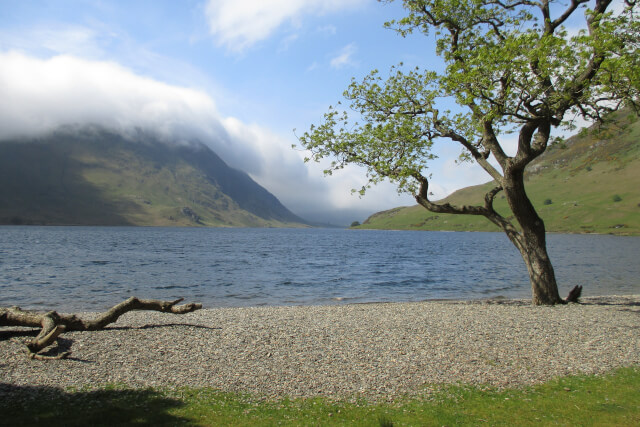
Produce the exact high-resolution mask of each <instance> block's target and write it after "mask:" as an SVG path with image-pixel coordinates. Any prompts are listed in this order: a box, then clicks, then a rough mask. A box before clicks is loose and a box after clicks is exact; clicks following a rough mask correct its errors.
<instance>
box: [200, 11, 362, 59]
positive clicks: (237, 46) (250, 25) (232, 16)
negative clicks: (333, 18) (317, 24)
mask: <svg viewBox="0 0 640 427" xmlns="http://www.w3.org/2000/svg"><path fill="white" fill-rule="evenodd" d="M367 1H369V0H270V1H265V0H242V1H238V0H209V2H208V3H207V5H206V8H205V10H206V15H207V20H208V23H209V29H210V31H211V34H212V35H213V36H214V37H215V39H216V40H217V43H218V45H220V46H225V47H226V48H227V49H229V50H231V51H235V52H241V51H243V50H244V49H246V48H248V47H250V46H251V45H253V44H255V43H257V42H258V41H260V40H264V39H266V38H268V37H269V36H270V35H271V34H272V33H273V32H274V31H276V30H277V29H278V28H279V27H280V26H282V25H284V24H286V23H289V24H294V25H296V24H297V25H299V21H300V20H301V19H302V18H303V17H304V16H305V15H322V14H326V13H332V12H337V11H340V10H345V9H349V8H353V7H356V6H359V5H361V4H364V3H365V2H367Z"/></svg>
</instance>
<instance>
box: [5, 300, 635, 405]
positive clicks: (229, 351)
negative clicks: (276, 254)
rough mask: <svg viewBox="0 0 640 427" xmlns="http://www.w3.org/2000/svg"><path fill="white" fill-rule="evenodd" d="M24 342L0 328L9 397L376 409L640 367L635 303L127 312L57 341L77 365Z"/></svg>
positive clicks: (19, 332)
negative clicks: (212, 399)
mask: <svg viewBox="0 0 640 427" xmlns="http://www.w3.org/2000/svg"><path fill="white" fill-rule="evenodd" d="M83 315H84V316H87V317H89V316H92V314H91V313H86V314H83ZM24 331H25V330H23V329H21V328H0V355H1V360H0V385H1V384H4V385H30V386H38V385H44V386H53V387H63V388H65V387H68V386H73V387H80V386H88V387H93V386H99V385H101V384H105V383H120V384H126V385H128V386H132V387H148V386H158V387H179V386H194V387H212V388H215V389H219V390H223V391H234V392H244V393H251V394H254V395H257V396H260V397H264V398H269V399H272V398H275V399H278V398H282V397H285V396H289V397H312V396H318V395H322V396H326V397H329V398H340V399H341V398H349V397H354V396H362V397H366V398H370V399H374V400H376V399H393V398H395V397H398V396H402V395H416V394H421V393H425V390H428V388H427V389H425V385H427V384H431V385H433V384H443V383H458V382H461V383H470V384H488V385H492V386H497V387H511V386H519V385H529V384H535V383H538V382H542V381H545V380H549V379H551V378H553V377H557V376H562V375H568V374H577V373H587V374H596V373H604V372H606V371H609V370H611V369H614V368H617V367H622V366H631V365H636V366H638V365H640V295H635V296H608V297H593V298H584V299H583V300H582V304H570V305H565V306H555V307H534V306H532V305H531V304H530V303H529V302H528V301H513V300H498V301H491V300H489V301H426V302H418V303H381V304H354V305H335V306H297V307H255V308H220V309H203V310H200V311H196V312H194V313H189V314H185V315H172V314H164V313H157V312H147V311H143V312H131V313H127V314H125V315H124V316H122V317H121V318H120V319H119V320H118V322H116V323H115V324H112V325H110V326H109V327H108V328H107V329H105V330H103V331H97V332H72V333H67V334H64V335H62V336H61V338H60V339H59V342H58V345H59V346H60V347H61V348H62V349H66V348H69V349H70V350H71V351H72V355H71V358H70V359H67V360H53V361H38V360H30V359H29V358H28V357H27V355H26V352H25V347H24V342H26V341H27V340H29V339H30V338H31V337H30V336H26V335H25V334H24ZM54 350H56V349H54Z"/></svg>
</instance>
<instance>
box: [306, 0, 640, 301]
mask: <svg viewBox="0 0 640 427" xmlns="http://www.w3.org/2000/svg"><path fill="white" fill-rule="evenodd" d="M391 1H392V0H391ZM388 2H390V1H386V3H388ZM403 6H404V8H405V9H406V11H407V15H406V16H405V17H404V18H402V19H400V20H398V21H391V22H388V23H386V24H385V25H386V26H388V27H390V28H392V29H394V30H395V31H397V32H398V33H399V34H400V35H401V36H406V35H408V34H410V33H414V32H421V33H423V34H425V35H432V36H435V40H436V51H435V53H436V54H437V55H438V56H439V57H441V58H442V59H443V61H444V63H445V65H446V68H445V70H444V71H443V72H437V71H433V70H422V69H420V68H415V69H411V70H405V69H404V67H403V66H402V64H400V65H398V66H394V67H392V68H391V71H390V73H389V75H388V76H386V77H382V76H381V74H380V72H379V71H378V70H374V71H372V72H371V73H370V74H369V75H367V76H366V77H365V78H364V79H363V80H362V81H356V80H352V83H351V84H350V86H349V87H348V88H347V90H346V91H345V92H344V97H345V99H346V100H347V102H348V107H349V108H348V109H345V108H343V106H342V105H341V104H340V103H339V104H338V105H336V106H331V107H329V110H328V112H327V113H325V115H324V120H323V121H322V122H321V123H320V124H319V125H317V126H315V125H314V126H312V127H311V129H310V130H309V131H308V132H305V133H304V134H303V135H302V136H301V137H299V141H300V143H301V145H302V146H303V147H304V148H306V149H307V150H309V152H310V157H309V160H311V159H312V160H316V161H319V160H321V159H323V158H329V159H330V166H329V167H328V168H327V170H326V171H325V173H327V174H331V173H332V172H333V171H334V170H338V169H341V168H343V167H345V166H346V165H347V164H357V165H361V166H364V167H365V168H366V169H367V176H368V178H369V184H368V186H370V185H371V184H375V183H378V182H380V181H381V180H383V179H385V178H387V179H389V180H391V181H392V182H394V183H396V184H397V185H398V189H399V191H402V192H409V193H411V194H413V195H414V196H415V197H416V200H417V201H418V203H420V204H421V205H423V206H424V207H426V208H427V209H429V210H432V211H434V212H443V213H456V214H473V215H483V216H485V217H487V218H488V219H489V220H490V221H492V222H493V223H494V224H496V225H498V226H499V227H500V228H501V229H502V230H504V231H505V232H506V233H507V235H508V236H509V238H510V239H511V241H512V242H513V243H514V245H516V247H518V249H519V250H520V252H521V253H522V254H523V257H524V258H525V263H527V266H528V267H529V264H530V263H531V260H530V259H527V257H526V253H530V252H531V251H532V245H533V246H536V247H539V246H540V245H542V247H543V248H544V246H545V242H544V237H543V236H544V225H543V223H542V220H541V219H540V218H539V217H538V216H537V214H536V212H535V209H534V208H533V206H532V205H531V203H530V202H529V200H528V198H527V196H526V193H525V191H524V180H523V173H524V169H525V167H526V166H527V165H528V164H529V163H530V162H531V161H533V160H534V159H535V158H536V157H538V156H539V155H540V154H542V153H543V152H544V151H545V150H546V148H547V147H548V146H549V145H550V144H551V143H553V141H554V138H553V137H552V130H553V128H557V127H560V126H568V127H571V126H572V123H573V120H574V119H576V118H577V117H582V118H584V119H587V120H590V121H593V120H601V119H602V118H603V117H604V116H606V114H607V113H608V112H611V111H614V110H617V109H619V108H621V107H623V106H626V107H631V108H634V109H635V110H636V112H637V111H638V102H639V100H640V55H639V47H640V19H638V18H639V16H638V15H640V14H639V13H638V7H637V6H636V2H635V0H633V1H631V0H627V1H626V2H624V3H621V2H620V3H615V4H614V3H613V2H612V0H568V1H566V2H560V1H550V0H536V1H533V0H412V1H410V0H404V1H403ZM452 104H455V108H447V106H449V105H452ZM349 110H350V111H349ZM514 133H515V134H517V139H518V143H517V152H516V154H515V155H513V156H510V155H508V154H507V153H506V152H505V148H504V145H503V144H501V140H502V143H504V140H503V138H504V136H505V135H508V134H514ZM438 140H440V141H448V142H451V143H454V144H458V145H459V146H460V147H461V154H460V159H461V160H471V161H475V162H477V163H478V164H479V165H480V166H481V167H482V168H483V169H484V170H485V171H486V172H487V173H488V174H489V175H490V176H491V178H492V179H493V180H494V181H495V183H496V187H495V188H494V189H493V190H491V191H490V192H489V193H487V195H486V197H485V204H484V206H451V205H448V204H446V205H441V204H437V203H434V202H432V201H430V200H429V197H428V196H429V193H428V185H429V179H430V176H429V175H428V174H427V172H426V171H427V169H428V165H429V161H430V160H433V159H434V158H435V156H436V154H435V153H434V152H433V151H432V149H433V144H434V141H438ZM368 186H365V187H363V188H362V189H360V192H361V193H364V192H365V191H366V189H367V188H368ZM500 191H504V192H505V195H506V197H507V200H508V202H509V206H510V208H511V210H512V211H513V217H514V219H515V221H516V223H517V226H514V225H513V224H512V222H511V221H510V220H508V219H507V218H505V217H503V216H501V215H499V214H498V213H497V212H495V211H494V210H493V205H492V204H493V199H494V198H495V196H496V194H498V193H499V192H500ZM541 235H542V237H541ZM533 236H537V237H535V239H534V240H536V239H537V240H538V241H537V242H536V243H532V239H533V238H534V237H533ZM544 252H545V256H546V249H545V250H544ZM549 267H550V264H549ZM530 274H531V269H530ZM551 276H553V274H552V270H551ZM551 279H553V280H552V282H553V286H552V287H556V284H555V278H553V277H551ZM532 280H533V279H532ZM556 294H557V291H556ZM549 298H550V299H549V301H547V303H555V302H557V300H558V298H557V297H555V296H553V297H549ZM543 299H544V298H543ZM534 300H535V291H534ZM543 303H545V302H543Z"/></svg>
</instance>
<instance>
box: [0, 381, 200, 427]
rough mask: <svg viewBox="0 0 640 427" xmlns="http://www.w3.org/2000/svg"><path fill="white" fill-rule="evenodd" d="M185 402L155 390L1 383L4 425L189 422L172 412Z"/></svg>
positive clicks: (0, 421) (0, 401)
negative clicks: (71, 388)
mask: <svg viewBox="0 0 640 427" xmlns="http://www.w3.org/2000/svg"><path fill="white" fill-rule="evenodd" d="M182 405H183V404H182V402H181V401H179V400H177V399H171V398H167V397H165V396H162V395H160V394H159V393H157V392H155V391H153V390H117V389H113V390H96V391H86V392H85V391H79V392H67V391H64V390H62V389H60V388H57V387H44V386H38V387H35V386H16V385H12V384H3V383H0V414H2V417H0V425H1V426H5V425H6V426H18V425H19V426H29V425H33V426H36V425H37V426H40V425H46V426H106V425H108V426H113V425H186V424H189V420H187V419H184V418H181V417H177V416H175V415H171V414H170V413H169V412H168V411H169V410H170V409H171V408H177V407H180V406H182Z"/></svg>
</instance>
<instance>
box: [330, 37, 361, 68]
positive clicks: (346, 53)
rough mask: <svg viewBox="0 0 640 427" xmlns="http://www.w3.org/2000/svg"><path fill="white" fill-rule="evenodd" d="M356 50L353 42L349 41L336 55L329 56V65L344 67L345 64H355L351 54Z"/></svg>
mask: <svg viewBox="0 0 640 427" xmlns="http://www.w3.org/2000/svg"><path fill="white" fill-rule="evenodd" d="M357 50H358V49H357V47H356V45H355V44H354V43H350V44H348V45H346V46H345V47H343V48H342V49H341V50H340V52H339V53H338V54H337V55H336V56H334V57H333V58H331V62H330V64H331V67H332V68H344V67H347V66H353V65H356V63H355V61H354V60H353V55H354V54H355V53H356V51H357Z"/></svg>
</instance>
